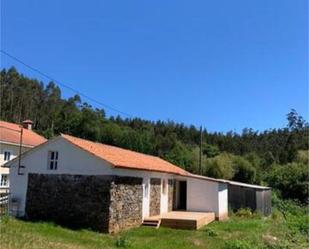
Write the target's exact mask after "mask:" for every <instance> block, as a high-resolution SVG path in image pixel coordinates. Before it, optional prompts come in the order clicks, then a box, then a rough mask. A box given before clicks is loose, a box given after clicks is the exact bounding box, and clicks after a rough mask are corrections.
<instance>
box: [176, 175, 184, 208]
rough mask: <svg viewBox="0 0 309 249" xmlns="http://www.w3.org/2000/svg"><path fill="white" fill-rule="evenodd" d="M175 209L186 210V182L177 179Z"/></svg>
mask: <svg viewBox="0 0 309 249" xmlns="http://www.w3.org/2000/svg"><path fill="white" fill-rule="evenodd" d="M177 185H178V191H177V192H178V196H177V197H178V198H177V200H178V201H177V207H176V208H177V210H187V182H186V181H178V184H177Z"/></svg>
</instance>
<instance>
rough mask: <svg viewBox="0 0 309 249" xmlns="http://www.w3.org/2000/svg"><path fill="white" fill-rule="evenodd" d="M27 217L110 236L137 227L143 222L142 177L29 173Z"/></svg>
mask: <svg viewBox="0 0 309 249" xmlns="http://www.w3.org/2000/svg"><path fill="white" fill-rule="evenodd" d="M26 215H27V217H28V218H29V219H31V220H48V221H54V222H56V223H58V224H61V225H65V226H69V227H74V228H90V229H93V230H97V231H100V232H109V233H112V232H117V231H119V230H121V229H124V228H127V227H132V226H137V225H139V224H141V221H142V178H135V177H118V176H85V175H55V174H49V175H43V174H29V178H28V189H27V199H26Z"/></svg>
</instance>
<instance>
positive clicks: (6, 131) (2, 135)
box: [0, 120, 47, 147]
mask: <svg viewBox="0 0 309 249" xmlns="http://www.w3.org/2000/svg"><path fill="white" fill-rule="evenodd" d="M20 130H21V127H20V125H18V124H14V123H9V122H5V121H1V120H0V141H1V142H7V143H13V144H19V143H20ZM46 141H47V140H46V139H45V138H44V137H42V136H40V135H39V134H37V133H35V132H34V131H32V130H27V129H23V145H24V146H30V147H34V146H37V145H39V144H42V143H44V142H46Z"/></svg>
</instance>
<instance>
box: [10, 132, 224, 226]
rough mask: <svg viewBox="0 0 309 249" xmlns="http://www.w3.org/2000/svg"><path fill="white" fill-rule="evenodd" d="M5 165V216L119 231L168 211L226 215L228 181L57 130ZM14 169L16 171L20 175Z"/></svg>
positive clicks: (217, 216) (219, 217)
mask: <svg viewBox="0 0 309 249" xmlns="http://www.w3.org/2000/svg"><path fill="white" fill-rule="evenodd" d="M21 162H22V165H23V166H25V168H23V169H22V172H19V170H18V159H15V160H13V161H10V162H8V163H6V166H7V167H10V182H11V185H10V191H11V202H12V205H10V208H11V213H12V214H14V215H16V216H26V217H28V218H29V219H34V220H35V219H37V220H53V221H56V222H59V223H65V224H70V225H75V226H77V227H81V226H83V227H88V228H93V229H95V230H99V231H102V232H117V231H120V230H123V229H127V228H130V227H135V226H139V225H140V224H141V223H142V222H143V220H144V219H145V218H147V217H150V216H155V215H160V214H164V213H167V212H169V211H172V210H185V211H197V212H213V213H214V214H215V216H216V218H217V219H224V218H227V216H228V192H227V191H228V184H227V182H226V181H224V180H217V179H213V178H208V177H203V176H198V175H193V174H190V173H189V172H187V171H185V170H183V169H181V168H179V167H177V166H175V165H173V164H171V163H169V162H167V161H164V160H162V159H160V158H158V157H155V156H150V155H145V154H142V153H137V152H134V151H130V150H126V149H121V148H118V147H114V146H109V145H104V144H100V143H95V142H91V141H88V140H84V139H80V138H76V137H72V136H69V135H61V136H58V137H56V138H54V139H51V140H49V141H48V142H46V143H44V144H42V145H40V146H37V147H35V148H34V149H32V150H30V151H28V152H26V153H24V154H23V155H22V158H21ZM18 172H19V174H18Z"/></svg>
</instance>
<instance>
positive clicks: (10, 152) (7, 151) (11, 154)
mask: <svg viewBox="0 0 309 249" xmlns="http://www.w3.org/2000/svg"><path fill="white" fill-rule="evenodd" d="M5 153H9V159H5ZM12 156H13V152H12V151H11V150H3V161H4V162H8V161H10V160H11V159H12Z"/></svg>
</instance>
